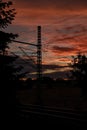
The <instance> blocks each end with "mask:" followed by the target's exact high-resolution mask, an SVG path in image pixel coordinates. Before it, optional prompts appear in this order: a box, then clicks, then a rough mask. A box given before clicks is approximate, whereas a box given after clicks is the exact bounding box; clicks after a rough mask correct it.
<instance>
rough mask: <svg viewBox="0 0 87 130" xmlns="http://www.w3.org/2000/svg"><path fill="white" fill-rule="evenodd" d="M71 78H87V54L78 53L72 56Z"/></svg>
mask: <svg viewBox="0 0 87 130" xmlns="http://www.w3.org/2000/svg"><path fill="white" fill-rule="evenodd" d="M70 67H71V68H72V70H71V79H75V80H87V57H86V55H82V54H77V55H76V56H73V57H72V62H71V64H70Z"/></svg>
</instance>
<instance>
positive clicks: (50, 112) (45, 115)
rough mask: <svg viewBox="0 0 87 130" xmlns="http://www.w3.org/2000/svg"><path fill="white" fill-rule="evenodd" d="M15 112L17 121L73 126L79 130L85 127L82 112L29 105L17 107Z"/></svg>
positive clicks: (86, 119) (86, 121) (83, 113)
mask: <svg viewBox="0 0 87 130" xmlns="http://www.w3.org/2000/svg"><path fill="white" fill-rule="evenodd" d="M16 110H17V111H16V119H17V120H22V121H23V120H26V121H42V122H50V123H58V124H63V125H68V126H69V125H70V126H71V125H74V126H77V127H79V128H80V127H83V126H86V125H87V113H86V112H82V111H76V110H71V109H64V108H53V107H47V106H40V105H31V104H30V105H17V106H16Z"/></svg>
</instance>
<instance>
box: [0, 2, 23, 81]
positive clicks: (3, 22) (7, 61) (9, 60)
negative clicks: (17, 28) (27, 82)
mask: <svg viewBox="0 0 87 130" xmlns="http://www.w3.org/2000/svg"><path fill="white" fill-rule="evenodd" d="M11 6H12V2H11V1H8V2H3V0H0V79H1V81H2V80H14V79H16V78H17V77H18V71H20V69H21V68H17V67H14V65H13V62H14V61H15V60H16V57H12V56H8V55H7V53H6V52H7V48H9V46H8V44H9V43H11V42H12V40H13V39H15V38H16V37H17V36H18V35H17V34H13V33H7V32H5V29H6V27H7V26H8V25H9V24H12V21H13V20H14V18H15V14H16V11H15V9H13V8H11Z"/></svg>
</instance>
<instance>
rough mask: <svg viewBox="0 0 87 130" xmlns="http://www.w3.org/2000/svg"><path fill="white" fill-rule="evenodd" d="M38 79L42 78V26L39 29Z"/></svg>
mask: <svg viewBox="0 0 87 130" xmlns="http://www.w3.org/2000/svg"><path fill="white" fill-rule="evenodd" d="M37 31H38V32H37V79H41V77H42V51H41V50H42V45H41V26H38V27H37Z"/></svg>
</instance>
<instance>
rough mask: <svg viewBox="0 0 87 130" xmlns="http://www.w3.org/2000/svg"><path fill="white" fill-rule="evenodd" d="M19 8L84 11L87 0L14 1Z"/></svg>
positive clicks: (86, 6)
mask: <svg viewBox="0 0 87 130" xmlns="http://www.w3.org/2000/svg"><path fill="white" fill-rule="evenodd" d="M14 2H15V3H17V4H18V5H19V6H21V7H24V6H26V7H28V8H38V9H39V8H55V9H62V10H63V9H69V10H73V9H76V10H77V9H86V8H87V0H43V1H42V0H14Z"/></svg>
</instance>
